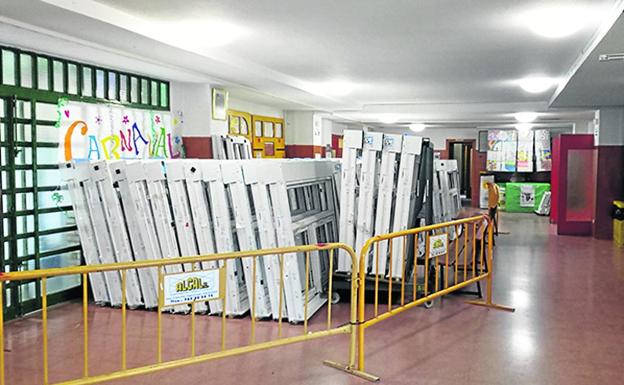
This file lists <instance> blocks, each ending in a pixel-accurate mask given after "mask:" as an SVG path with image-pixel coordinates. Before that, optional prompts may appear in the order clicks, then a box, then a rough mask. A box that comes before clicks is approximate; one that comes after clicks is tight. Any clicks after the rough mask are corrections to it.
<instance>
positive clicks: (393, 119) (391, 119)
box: [379, 114, 399, 124]
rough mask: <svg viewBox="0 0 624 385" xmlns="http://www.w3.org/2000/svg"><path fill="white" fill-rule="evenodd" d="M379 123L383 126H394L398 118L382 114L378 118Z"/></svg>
mask: <svg viewBox="0 0 624 385" xmlns="http://www.w3.org/2000/svg"><path fill="white" fill-rule="evenodd" d="M379 121H380V122H382V123H384V124H394V123H396V122H398V121H399V117H398V116H396V115H394V114H384V115H381V116H380V117H379Z"/></svg>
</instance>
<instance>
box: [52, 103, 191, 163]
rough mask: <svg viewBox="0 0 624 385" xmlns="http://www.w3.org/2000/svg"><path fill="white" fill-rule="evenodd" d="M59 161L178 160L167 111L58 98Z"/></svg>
mask: <svg viewBox="0 0 624 385" xmlns="http://www.w3.org/2000/svg"><path fill="white" fill-rule="evenodd" d="M57 126H58V128H59V136H60V137H59V143H60V146H59V150H60V151H59V161H60V162H64V161H68V160H100V159H148V158H155V159H164V158H179V157H181V152H180V149H181V147H182V140H181V138H180V137H179V136H174V132H175V131H174V130H173V119H172V117H171V114H170V113H169V112H168V111H149V110H139V109H130V108H124V107H119V106H113V105H107V104H91V103H82V102H73V101H67V100H66V99H61V100H60V101H59V104H58V122H57Z"/></svg>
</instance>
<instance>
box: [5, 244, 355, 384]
mask: <svg viewBox="0 0 624 385" xmlns="http://www.w3.org/2000/svg"><path fill="white" fill-rule="evenodd" d="M337 249H341V250H343V251H344V252H345V254H347V255H349V256H350V258H351V262H352V266H353V268H352V271H353V272H352V276H351V289H350V291H351V298H350V301H351V302H350V318H349V322H347V323H346V324H345V325H343V326H336V327H334V326H333V324H332V312H331V310H332V309H331V307H332V302H331V292H332V284H333V274H332V270H333V254H334V251H335V250H337ZM319 251H327V252H328V254H329V277H328V279H329V281H328V285H329V291H328V301H327V302H328V304H327V306H328V308H327V325H326V327H324V328H323V330H318V331H309V330H308V320H307V318H308V317H307V315H308V301H307V299H308V295H309V289H310V282H309V281H310V254H311V253H314V254H315V255H317V256H318V255H320V253H318V252H319ZM294 253H304V254H305V270H306V279H305V292H304V296H305V299H306V300H305V305H304V319H305V320H304V323H303V328H302V333H301V335H297V336H288V337H283V336H282V319H283V315H282V314H281V312H282V309H283V305H284V300H285V299H284V294H283V292H284V290H283V288H284V259H285V258H289V257H290V258H292V257H294ZM266 256H278V257H279V264H280V269H279V270H280V271H279V274H280V279H279V287H280V290H279V311H280V314H279V315H278V321H277V325H278V326H277V328H278V332H277V338H276V339H273V340H270V341H266V342H257V341H256V338H255V328H256V317H253V316H252V317H250V318H251V325H250V327H251V337H250V341H249V344H248V345H246V346H240V347H234V348H227V345H226V324H227V321H226V312H225V311H222V312H221V346H220V347H221V350H220V351H218V352H211V353H206V354H197V353H196V348H195V339H196V338H195V337H196V336H195V334H196V331H195V302H192V301H189V303H190V305H191V312H190V315H189V316H190V317H191V322H190V329H191V330H190V336H191V348H190V352H189V355H188V357H186V358H181V359H174V360H169V361H164V360H163V343H162V340H163V326H162V325H163V322H162V312H163V308H165V303H164V294H163V291H164V288H163V286H164V285H163V280H164V277H166V274H165V273H164V267H165V266H168V265H181V264H184V265H191V266H192V267H193V271H200V266H199V265H200V264H201V263H204V262H210V261H216V262H219V266H220V267H219V268H216V269H214V270H218V272H215V274H218V275H219V277H220V278H219V280H218V281H219V286H220V288H219V295H218V296H215V297H213V300H215V301H221V303H222V309H226V306H225V305H226V303H225V301H226V297H227V293H226V290H227V285H225V280H226V279H225V271H226V265H227V264H228V263H235V260H236V259H241V258H253V261H252V263H253V268H252V271H253V272H252V282H256V264H257V259H258V258H263V257H266ZM356 266H357V263H356V255H355V252H354V251H353V249H352V248H351V247H349V246H346V245H344V244H340V243H327V244H319V245H308V246H296V247H284V248H277V249H264V250H257V251H242V252H232V253H222V254H214V255H205V256H194V257H180V258H169V259H161V260H151V261H134V262H127V263H113V264H101V265H90V266H75V267H66V268H55V269H46V270H33V271H19V272H9V273H4V274H2V275H0V293H3V292H4V283H5V282H7V281H23V280H40V282H41V299H42V309H41V318H42V326H41V327H42V338H43V343H42V353H41V354H42V359H43V384H44V385H48V384H50V378H49V359H50V357H49V350H50V349H49V346H48V333H49V330H48V326H49V325H48V304H47V295H48V291H47V283H48V279H50V278H52V277H58V276H68V275H79V276H81V277H82V329H83V341H82V342H83V343H82V345H83V349H82V350H83V370H82V372H83V373H82V377H80V378H76V379H73V380H70V381H63V382H57V383H56V384H57V385H61V384H62V385H70V384H71V385H83V384H95V383H100V382H104V381H110V380H117V379H124V378H128V377H131V376H136V375H140V374H147V373H153V372H157V371H161V370H165V369H172V368H177V367H181V366H185V365H190V364H195V363H200V362H206V361H210V360H214V359H218V358H223V357H229V356H235V355H239V354H243V353H248V352H253V351H259V350H264V349H270V348H273V347H277V346H282V345H287V344H292V343H296V342H302V341H308V340H312V339H317V338H323V337H328V336H333V335H338V334H350V347H349V357H348V361H349V365H348V366H350V367H353V366H355V359H356V357H355V354H356V346H355V345H356V332H357V330H356V327H357V319H356V316H357V313H356V304H357V298H356V297H357V268H356ZM146 268H157V269H158V282H159V289H158V320H157V322H158V324H157V335H156V342H155V345H156V356H155V357H154V361H153V363H151V364H148V365H144V366H140V367H128V365H127V325H126V322H127V321H126V318H127V314H126V313H127V312H126V310H127V302H126V276H127V272H128V271H129V270H132V269H146ZM110 271H119V272H120V274H121V292H122V293H121V294H122V305H121V312H120V313H121V314H120V316H121V336H120V338H121V351H120V362H119V370H116V371H112V372H108V373H105V374H98V375H94V376H92V375H91V374H90V371H89V323H88V290H89V289H88V274H90V273H95V272H110ZM204 271H205V270H204ZM215 281H216V280H215ZM255 286H256V285H254V287H253V295H252V297H253V299H252V301H251V314H257V313H256V311H255V309H256V295H255V291H256V287H255ZM1 309H3V304H2V294H0V310H1ZM2 313H3V312H2V311H0V385H5V384H6V383H7V382H6V380H5V357H4V349H2V347H3V346H4V322H3V319H2ZM9 380H11V379H9ZM9 383H10V382H9Z"/></svg>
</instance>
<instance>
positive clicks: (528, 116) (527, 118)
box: [514, 112, 537, 123]
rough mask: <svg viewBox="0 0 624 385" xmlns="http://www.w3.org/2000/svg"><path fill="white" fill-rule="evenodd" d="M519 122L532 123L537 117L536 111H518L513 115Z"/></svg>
mask: <svg viewBox="0 0 624 385" xmlns="http://www.w3.org/2000/svg"><path fill="white" fill-rule="evenodd" d="M514 117H515V118H516V120H517V121H518V122H519V123H532V122H534V121H535V119H537V113H536V112H518V113H516V114H515V115H514Z"/></svg>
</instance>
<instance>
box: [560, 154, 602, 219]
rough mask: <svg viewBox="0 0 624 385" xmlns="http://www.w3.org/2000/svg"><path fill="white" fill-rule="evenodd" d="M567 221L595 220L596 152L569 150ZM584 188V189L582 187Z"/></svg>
mask: <svg viewBox="0 0 624 385" xmlns="http://www.w3.org/2000/svg"><path fill="white" fill-rule="evenodd" d="M567 176H568V177H567V186H566V218H565V219H566V221H569V222H573V221H591V220H592V219H593V218H594V191H595V189H596V188H595V187H596V184H595V183H587V181H591V180H593V179H594V150H576V149H575V150H568V171H567ZM581 186H584V187H581Z"/></svg>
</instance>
